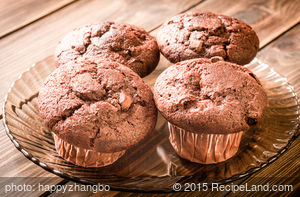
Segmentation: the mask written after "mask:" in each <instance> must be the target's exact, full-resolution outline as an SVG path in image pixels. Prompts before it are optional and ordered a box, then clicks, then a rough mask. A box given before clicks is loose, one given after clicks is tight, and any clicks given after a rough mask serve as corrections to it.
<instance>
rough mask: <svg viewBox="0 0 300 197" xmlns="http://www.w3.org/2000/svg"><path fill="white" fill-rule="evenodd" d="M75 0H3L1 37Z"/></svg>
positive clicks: (0, 7)
mask: <svg viewBox="0 0 300 197" xmlns="http://www.w3.org/2000/svg"><path fill="white" fill-rule="evenodd" d="M74 1H75V0H21V1H15V0H1V1H0V18H1V20H0V27H1V28H0V38H3V37H4V36H5V35H8V34H9V33H11V32H13V31H16V30H18V29H20V28H22V27H24V26H26V25H28V24H30V23H32V22H34V21H36V20H38V19H39V18H41V17H44V16H46V15H48V14H50V13H52V12H54V11H56V10H57V9H59V8H61V7H63V6H66V5H68V4H70V3H72V2H74Z"/></svg>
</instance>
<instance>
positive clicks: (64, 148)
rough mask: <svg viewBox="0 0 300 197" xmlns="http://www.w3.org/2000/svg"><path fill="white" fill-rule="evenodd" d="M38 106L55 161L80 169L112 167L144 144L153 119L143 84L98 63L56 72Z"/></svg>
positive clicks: (153, 111)
mask: <svg viewBox="0 0 300 197" xmlns="http://www.w3.org/2000/svg"><path fill="white" fill-rule="evenodd" d="M38 101H39V111H40V116H41V117H42V118H43V119H44V121H45V124H46V125H47V126H48V127H49V128H50V129H51V131H52V132H53V133H54V139H55V145H56V149H57V152H58V153H59V155H60V156H61V157H63V158H65V159H66V160H68V161H70V162H72V163H74V164H76V165H80V166H84V167H100V166H105V165H109V164H111V163H113V162H114V161H115V160H117V159H118V158H119V157H120V156H122V155H123V154H124V153H125V151H126V150H127V149H129V148H130V147H132V146H134V145H136V144H137V143H138V142H139V141H141V140H142V139H144V138H145V137H146V136H147V135H148V133H150V132H151V131H152V130H153V129H154V127H155V124H156V119H157V110H156V107H155V105H154V100H153V95H152V92H151V89H150V88H149V87H148V86H147V84H145V83H144V82H143V80H142V79H141V78H140V77H139V76H138V75H137V74H136V73H135V72H133V71H132V70H131V69H129V68H128V67H126V66H124V65H121V64H119V63H116V62H110V61H104V60H99V59H91V58H89V59H78V60H77V61H73V62H69V63H68V64H66V65H63V66H60V67H59V68H57V69H56V70H55V71H54V72H53V73H51V74H50V75H49V76H48V78H47V79H46V81H45V83H44V85H43V86H42V88H41V89H40V92H39V98H38Z"/></svg>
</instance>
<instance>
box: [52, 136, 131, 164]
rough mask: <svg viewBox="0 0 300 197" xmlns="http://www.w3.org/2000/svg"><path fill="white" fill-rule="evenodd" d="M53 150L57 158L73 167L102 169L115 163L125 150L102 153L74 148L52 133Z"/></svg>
mask: <svg viewBox="0 0 300 197" xmlns="http://www.w3.org/2000/svg"><path fill="white" fill-rule="evenodd" d="M52 134H53V137H54V142H55V148H56V151H57V153H58V154H59V156H61V157H62V158H64V159H65V160H67V161H68V162H71V163H73V164H75V165H78V166H82V167H86V168H88V167H103V166H107V165H110V164H112V163H114V162H115V161H117V160H118V159H119V158H120V157H121V156H122V155H124V153H125V152H126V150H123V151H120V152H113V153H102V152H97V151H93V150H89V149H84V148H80V147H77V146H74V145H72V144H70V143H68V142H66V141H64V140H62V139H61V138H59V137H58V136H57V135H55V134H54V133H52Z"/></svg>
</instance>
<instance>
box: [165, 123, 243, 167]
mask: <svg viewBox="0 0 300 197" xmlns="http://www.w3.org/2000/svg"><path fill="white" fill-rule="evenodd" d="M168 126H169V131H170V137H169V140H170V143H171V144H172V146H173V148H174V149H175V151H176V153H177V154H178V155H179V156H180V157H182V158H184V159H187V160H189V161H192V162H196V163H201V164H213V163H218V162H222V161H225V160H227V159H229V158H231V157H232V156H234V155H235V154H236V152H237V151H238V149H239V145H240V142H241V138H242V135H243V131H240V132H237V133H230V134H198V133H194V132H189V131H186V130H184V129H181V128H179V127H177V126H175V125H173V124H172V123H170V122H168Z"/></svg>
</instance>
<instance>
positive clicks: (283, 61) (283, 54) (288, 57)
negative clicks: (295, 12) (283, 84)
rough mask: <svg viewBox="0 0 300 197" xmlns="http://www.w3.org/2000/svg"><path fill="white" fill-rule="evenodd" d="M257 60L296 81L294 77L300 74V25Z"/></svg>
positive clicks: (270, 46) (266, 48)
mask: <svg viewBox="0 0 300 197" xmlns="http://www.w3.org/2000/svg"><path fill="white" fill-rule="evenodd" d="M257 58H259V59H260V60H261V61H262V62H264V63H267V64H269V65H270V66H271V67H273V68H274V69H275V71H277V72H278V73H280V74H282V75H283V76H285V77H288V78H289V79H291V80H292V78H295V79H296V78H297V77H296V76H294V75H297V74H298V73H300V67H299V62H300V24H297V25H296V26H295V27H294V28H292V29H291V30H290V31H288V32H286V33H285V34H284V35H282V36H281V37H279V38H278V39H277V40H275V41H274V42H272V43H271V44H269V45H268V46H266V47H265V48H264V49H263V50H262V51H260V53H259V54H258V56H257ZM298 75H299V74H298ZM297 81H299V80H297ZM295 82H296V81H295ZM299 93H300V92H299Z"/></svg>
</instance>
